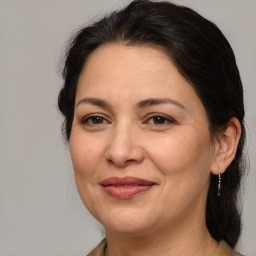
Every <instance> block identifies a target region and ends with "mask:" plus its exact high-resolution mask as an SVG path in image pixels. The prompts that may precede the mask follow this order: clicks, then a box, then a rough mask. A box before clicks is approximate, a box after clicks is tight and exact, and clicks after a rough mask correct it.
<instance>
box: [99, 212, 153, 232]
mask: <svg viewBox="0 0 256 256" xmlns="http://www.w3.org/2000/svg"><path fill="white" fill-rule="evenodd" d="M148 217H149V216H147V214H146V213H144V214H143V212H142V211H141V209H127V208H121V209H120V208H119V209H114V210H112V211H109V214H108V215H104V217H103V218H102V219H101V220H100V222H101V223H102V224H103V226H104V227H105V229H106V232H107V231H108V230H109V231H111V232H117V233H120V234H126V235H129V234H132V235H135V234H141V233H144V232H146V231H147V230H148V229H150V227H151V226H152V223H153V222H154V221H153V220H152V219H151V221H150V219H149V218H148Z"/></svg>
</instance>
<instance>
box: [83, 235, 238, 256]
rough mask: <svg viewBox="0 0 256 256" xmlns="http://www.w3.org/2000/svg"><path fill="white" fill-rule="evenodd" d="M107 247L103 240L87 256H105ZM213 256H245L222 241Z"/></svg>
mask: <svg viewBox="0 0 256 256" xmlns="http://www.w3.org/2000/svg"><path fill="white" fill-rule="evenodd" d="M106 247H107V242H106V239H103V240H102V241H101V242H100V244H99V245H98V246H97V247H96V248H95V249H93V250H92V251H91V252H90V253H89V254H88V255H87V256H104V251H105V249H106ZM213 256H243V255H242V254H240V253H237V252H235V251H233V250H232V249H231V248H230V247H229V246H228V245H227V243H225V242H224V241H221V242H220V244H219V246H218V248H217V250H216V252H215V253H214V255H213Z"/></svg>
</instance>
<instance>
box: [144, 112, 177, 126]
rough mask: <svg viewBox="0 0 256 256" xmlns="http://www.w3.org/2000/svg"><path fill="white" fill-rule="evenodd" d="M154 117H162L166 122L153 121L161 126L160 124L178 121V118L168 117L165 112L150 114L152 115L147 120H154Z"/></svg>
mask: <svg viewBox="0 0 256 256" xmlns="http://www.w3.org/2000/svg"><path fill="white" fill-rule="evenodd" d="M154 118H161V119H162V120H161V121H164V122H165V123H159V124H156V123H152V124H153V125H157V126H159V125H168V124H175V123H176V120H174V119H173V118H171V117H168V116H166V115H163V114H159V113H155V114H152V115H150V117H149V118H148V119H147V120H146V122H148V121H149V120H150V119H152V120H153V119H154ZM166 122H167V123H166Z"/></svg>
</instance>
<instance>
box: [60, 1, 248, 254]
mask: <svg viewBox="0 0 256 256" xmlns="http://www.w3.org/2000/svg"><path fill="white" fill-rule="evenodd" d="M63 77H64V80H65V83H64V86H63V88H62V90H61V91H60V94H59V109H60V111H61V112H62V114H63V115H64V117H65V123H64V131H65V136H66V139H67V140H68V141H69V144H70V152H71V158H72V162H73V167H74V172H75V179H76V184H77V188H78V191H79V194H80V197H81V199H82V201H83V203H84V204H85V206H86V207H87V209H88V210H89V211H90V212H91V214H92V215H93V216H94V217H95V218H96V219H97V220H98V221H99V222H101V223H102V224H103V226H104V228H105V232H106V239H104V240H103V241H102V242H101V243H100V245H99V246H98V247H97V248H95V250H93V251H92V252H91V253H90V254H89V255H101V256H102V255H108V256H115V255H133V256H134V255H135V256H136V255H163V256H164V255H172V256H173V255H197V256H198V255H204V256H208V255H209V256H210V255H211V256H212V255H239V254H237V253H235V252H234V251H233V250H232V249H231V248H234V246H235V245H236V243H237V240H238V238H239V234H240V231H241V220H240V215H239V212H238V209H237V192H238V189H239V185H240V179H241V175H242V172H243V166H242V149H243V144H244V139H245V131H244V124H243V120H244V106H243V88H242V83H241V80H240V76H239V71H238V68H237V66H236V61H235V57H234V54H233V51H232V49H231V47H230V45H229V43H228V42H227V40H226V38H225V37H224V36H223V34H222V33H221V31H220V30H219V29H218V28H217V27H216V26H215V25H214V24H213V23H211V22H210V21H208V20H206V19H204V18H203V17H202V16H200V15H199V14H197V13H196V12H194V11H193V10H191V9H189V8H186V7H182V6H176V5H174V4H172V3H168V2H157V3H156V2H151V1H143V0H139V1H133V2H131V4H130V5H128V6H127V7H126V8H124V9H123V10H120V11H118V12H114V13H112V14H110V15H109V16H106V17H105V18H103V19H101V20H100V21H98V22H96V23H95V24H93V25H91V26H88V27H85V28H83V29H82V30H81V31H79V33H78V34H77V35H76V36H75V38H74V39H73V41H72V43H71V46H70V48H69V50H68V52H67V57H66V62H65V67H64V70H63Z"/></svg>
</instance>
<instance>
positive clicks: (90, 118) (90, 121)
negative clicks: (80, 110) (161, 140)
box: [79, 113, 176, 126]
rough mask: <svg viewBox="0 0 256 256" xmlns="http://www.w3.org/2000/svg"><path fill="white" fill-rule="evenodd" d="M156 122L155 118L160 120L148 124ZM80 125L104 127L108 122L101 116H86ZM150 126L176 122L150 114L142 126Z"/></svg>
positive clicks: (166, 117) (164, 116)
mask: <svg viewBox="0 0 256 256" xmlns="http://www.w3.org/2000/svg"><path fill="white" fill-rule="evenodd" d="M96 118H98V119H100V120H98V121H101V122H99V123H97V120H95V119H96ZM154 118H155V120H156V118H160V119H159V120H158V121H160V123H154V121H153V122H152V123H150V122H149V121H150V120H151V119H152V120H154ZM93 119H94V121H93ZM79 123H80V124H82V125H91V126H94V125H104V124H106V123H109V121H108V120H107V119H106V118H105V117H103V116H101V115H97V114H95V115H89V116H86V117H84V118H82V120H81V121H80V122H79ZM147 123H148V124H151V125H156V126H164V125H168V124H175V123H176V120H174V119H173V118H171V117H168V116H166V115H163V114H159V113H154V114H151V115H150V116H149V117H148V118H147V119H146V121H144V122H143V124H147Z"/></svg>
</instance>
